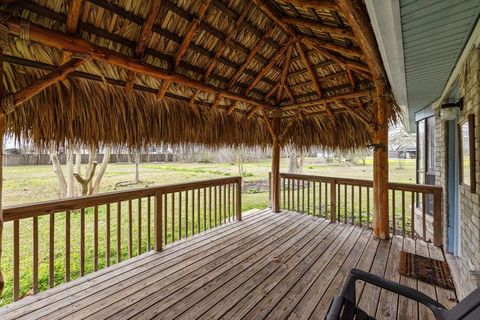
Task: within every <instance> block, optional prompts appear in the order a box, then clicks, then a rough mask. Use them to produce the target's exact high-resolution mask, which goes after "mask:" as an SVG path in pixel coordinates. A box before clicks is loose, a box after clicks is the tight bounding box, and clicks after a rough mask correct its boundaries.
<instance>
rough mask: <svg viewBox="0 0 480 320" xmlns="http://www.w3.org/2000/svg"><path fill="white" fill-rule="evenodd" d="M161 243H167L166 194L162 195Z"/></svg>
mask: <svg viewBox="0 0 480 320" xmlns="http://www.w3.org/2000/svg"><path fill="white" fill-rule="evenodd" d="M162 204H163V237H164V241H163V243H165V244H167V243H168V233H167V231H168V197H167V194H166V193H165V194H163V203H162ZM170 240H171V239H170Z"/></svg>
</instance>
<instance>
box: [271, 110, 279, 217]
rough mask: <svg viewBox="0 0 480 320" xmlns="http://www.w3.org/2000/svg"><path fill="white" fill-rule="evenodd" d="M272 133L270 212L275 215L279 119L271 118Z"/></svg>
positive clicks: (277, 207) (276, 206)
mask: <svg viewBox="0 0 480 320" xmlns="http://www.w3.org/2000/svg"><path fill="white" fill-rule="evenodd" d="M272 127H273V131H274V133H275V136H274V137H272V138H273V145H272V193H271V196H272V199H271V202H272V211H273V212H275V213H277V212H280V210H281V208H280V149H281V139H280V135H279V130H280V129H281V128H280V127H281V118H280V117H275V118H273V123H272Z"/></svg>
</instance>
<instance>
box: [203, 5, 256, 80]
mask: <svg viewBox="0 0 480 320" xmlns="http://www.w3.org/2000/svg"><path fill="white" fill-rule="evenodd" d="M252 6H253V1H251V0H250V1H248V2H247V4H245V6H244V7H243V10H242V12H241V13H240V16H239V17H238V19H237V21H235V24H234V25H233V28H232V29H231V30H230V31H229V32H228V33H227V35H226V37H225V39H224V40H223V42H222V43H221V44H220V45H219V46H218V48H217V50H216V51H215V55H214V56H213V58H212V60H210V63H209V64H208V66H207V70H206V71H205V75H204V76H203V79H204V81H207V80H208V78H209V77H210V73H211V72H212V71H213V68H214V67H215V65H216V64H217V60H218V58H219V57H220V56H221V55H222V53H223V52H224V51H225V49H226V48H227V47H228V44H229V43H230V41H231V40H232V39H233V37H234V36H235V35H236V34H237V33H238V30H239V28H240V26H241V25H242V23H243V21H244V19H245V17H246V16H247V13H248V12H249V11H250V9H251V8H252Z"/></svg>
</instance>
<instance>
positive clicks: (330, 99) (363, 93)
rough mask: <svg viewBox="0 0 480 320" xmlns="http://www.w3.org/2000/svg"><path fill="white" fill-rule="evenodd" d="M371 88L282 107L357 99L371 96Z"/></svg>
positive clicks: (289, 107) (283, 108)
mask: <svg viewBox="0 0 480 320" xmlns="http://www.w3.org/2000/svg"><path fill="white" fill-rule="evenodd" d="M371 93H372V92H371V90H358V91H352V92H349V93H343V94H339V95H334V96H330V97H324V98H322V99H316V100H311V101H305V102H299V103H294V104H290V105H286V106H283V107H282V110H285V111H287V110H291V109H296V108H304V107H310V106H314V105H322V104H323V105H325V104H327V103H329V102H336V101H338V100H345V99H355V98H356V97H369V96H371Z"/></svg>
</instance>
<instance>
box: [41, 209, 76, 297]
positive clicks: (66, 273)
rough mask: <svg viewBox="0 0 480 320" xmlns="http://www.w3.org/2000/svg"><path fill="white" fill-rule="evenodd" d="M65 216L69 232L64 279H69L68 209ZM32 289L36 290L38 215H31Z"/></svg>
mask: <svg viewBox="0 0 480 320" xmlns="http://www.w3.org/2000/svg"><path fill="white" fill-rule="evenodd" d="M67 217H68V218H67V219H68V232H69V233H68V246H67V245H65V250H66V253H68V258H66V259H68V260H66V261H65V281H70V212H69V211H68V213H67ZM67 248H68V249H67ZM67 250H68V251H67ZM65 256H67V255H65ZM67 262H68V263H67ZM32 291H33V293H37V292H38V217H33V287H32Z"/></svg>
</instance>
